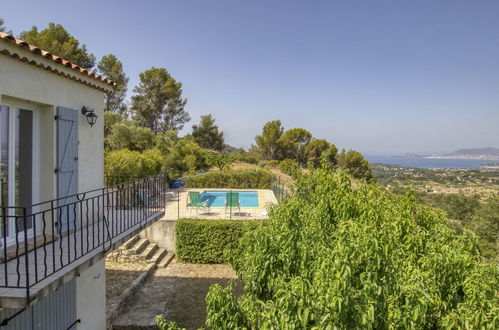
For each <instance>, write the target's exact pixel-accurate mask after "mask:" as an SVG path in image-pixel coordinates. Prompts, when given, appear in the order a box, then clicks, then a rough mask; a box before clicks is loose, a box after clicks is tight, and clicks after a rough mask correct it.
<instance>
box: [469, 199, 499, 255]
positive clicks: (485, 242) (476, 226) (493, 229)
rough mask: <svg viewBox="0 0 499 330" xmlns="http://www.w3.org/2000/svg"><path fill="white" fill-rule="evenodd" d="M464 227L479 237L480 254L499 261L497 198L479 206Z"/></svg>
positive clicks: (498, 200)
mask: <svg viewBox="0 0 499 330" xmlns="http://www.w3.org/2000/svg"><path fill="white" fill-rule="evenodd" d="M464 226H465V228H468V229H471V230H472V231H473V232H475V233H476V234H477V235H478V236H479V237H480V241H479V247H480V251H481V252H482V254H483V255H484V256H485V257H487V258H489V259H495V261H499V196H494V197H492V198H491V199H489V200H488V201H486V202H484V203H482V204H480V205H479V207H478V208H477V209H476V211H475V212H474V213H473V215H472V216H471V217H470V218H469V220H468V221H466V223H465V225H464Z"/></svg>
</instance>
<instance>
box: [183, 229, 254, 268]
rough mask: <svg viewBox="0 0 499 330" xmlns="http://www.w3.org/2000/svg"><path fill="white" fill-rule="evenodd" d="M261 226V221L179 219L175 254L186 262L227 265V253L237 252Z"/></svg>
mask: <svg viewBox="0 0 499 330" xmlns="http://www.w3.org/2000/svg"><path fill="white" fill-rule="evenodd" d="M261 223H262V221H259V220H237V221H235V220H206V219H180V220H177V223H176V224H175V231H176V249H175V253H176V255H177V258H178V260H180V261H182V262H191V263H200V264H216V263H225V262H226V259H225V256H224V253H225V251H227V250H237V248H238V243H239V240H240V239H241V237H242V236H243V234H244V233H247V232H249V231H252V230H254V229H255V228H257V227H258V226H260V224H261Z"/></svg>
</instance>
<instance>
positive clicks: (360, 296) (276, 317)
mask: <svg viewBox="0 0 499 330" xmlns="http://www.w3.org/2000/svg"><path fill="white" fill-rule="evenodd" d="M228 257H229V260H230V263H231V265H232V266H233V267H234V269H235V270H236V273H237V275H238V277H239V278H240V279H241V281H242V282H243V285H244V293H243V294H242V295H241V296H239V297H236V296H235V295H234V294H233V293H232V290H231V288H230V287H228V288H222V287H221V286H220V285H214V286H212V287H211V288H210V290H209V293H208V296H207V299H206V301H207V326H208V327H209V328H212V329H227V328H231V329H236V328H237V329H271V328H273V329H335V328H338V329H360V328H366V329H393V328H405V329H408V328H411V329H412V328H415V329H436V328H447V329H450V328H477V329H479V328H490V329H495V328H497V325H498V324H497V322H498V318H497V315H499V296H498V295H497V292H498V290H499V268H498V266H497V264H484V263H482V260H483V259H482V257H481V256H480V255H479V253H478V250H477V248H476V241H475V238H474V236H473V235H470V234H468V233H465V234H464V235H462V236H456V235H455V234H454V232H453V231H452V229H450V228H449V227H448V225H447V223H446V220H445V216H444V214H443V212H441V211H437V210H435V209H432V208H429V207H426V206H424V205H421V204H418V203H417V202H416V201H415V198H414V196H413V195H412V194H411V193H408V194H407V195H406V196H405V197H404V198H402V200H400V201H399V200H396V199H394V198H393V196H391V195H390V194H389V193H387V192H386V190H384V188H381V187H379V186H377V185H375V184H367V183H365V182H361V183H359V184H356V185H355V187H353V186H352V184H351V183H350V179H349V176H348V175H346V174H345V173H344V172H342V173H339V174H336V173H334V172H333V170H332V169H331V168H327V167H324V168H321V169H318V170H314V171H312V172H311V173H310V174H307V175H304V176H302V177H301V178H299V179H298V184H297V188H296V191H295V193H294V194H293V196H291V197H289V198H287V199H285V200H284V201H282V202H281V203H280V204H278V205H276V206H275V207H273V208H272V209H271V210H270V219H269V220H268V221H267V222H266V224H263V225H262V226H261V227H260V228H258V229H256V230H255V231H253V232H250V233H247V234H246V235H245V236H244V237H243V238H242V240H241V241H240V244H239V250H231V251H229V252H228Z"/></svg>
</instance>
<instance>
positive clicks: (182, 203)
mask: <svg viewBox="0 0 499 330" xmlns="http://www.w3.org/2000/svg"><path fill="white" fill-rule="evenodd" d="M189 191H197V192H199V193H200V194H201V193H202V192H204V191H235V192H237V191H256V192H257V193H258V207H241V208H240V210H238V209H237V208H232V209H231V208H227V209H226V208H225V207H210V210H209V211H202V210H200V209H196V208H194V207H191V206H189V205H188V204H189V202H190V201H189V197H188V196H189ZM273 204H277V199H276V197H275V195H274V192H273V191H272V190H269V189H223V188H218V189H211V188H181V189H176V190H171V191H169V192H168V193H167V198H166V208H165V219H167V220H177V219H181V218H199V219H232V220H257V219H268V212H267V209H268V207H269V206H270V205H273Z"/></svg>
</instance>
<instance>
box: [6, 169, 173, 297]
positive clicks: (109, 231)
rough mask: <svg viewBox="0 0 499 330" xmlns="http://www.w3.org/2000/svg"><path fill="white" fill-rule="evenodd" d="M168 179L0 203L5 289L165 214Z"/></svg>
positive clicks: (103, 247)
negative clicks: (19, 202) (25, 202)
mask: <svg viewBox="0 0 499 330" xmlns="http://www.w3.org/2000/svg"><path fill="white" fill-rule="evenodd" d="M166 187H167V184H166V178H165V177H164V176H163V175H158V176H153V177H148V178H143V179H137V180H134V181H131V182H126V183H120V184H116V185H112V186H107V187H103V188H100V189H95V190H91V191H87V192H83V193H79V194H76V195H72V196H65V197H63V198H58V199H54V200H51V201H47V202H43V203H38V204H33V205H28V206H24V207H8V206H4V207H1V208H0V218H1V219H0V220H1V231H0V233H1V236H2V237H1V238H0V244H1V247H0V259H1V263H0V288H1V287H3V288H25V289H26V290H27V296H28V297H29V290H30V288H31V287H33V286H34V285H35V284H37V283H39V282H40V281H42V280H44V279H46V278H47V277H49V276H51V275H52V274H54V273H56V272H58V271H59V270H61V269H62V268H64V267H66V266H68V265H70V264H72V263H75V262H76V261H78V260H79V259H81V258H83V257H85V256H87V255H88V254H90V253H92V252H94V251H96V250H99V249H100V251H103V252H107V250H108V249H109V248H110V247H111V246H112V243H113V239H115V238H119V237H120V235H122V234H123V233H125V232H127V231H129V230H130V229H134V228H141V227H143V226H144V225H145V224H146V223H147V221H150V220H151V219H152V218H155V216H158V213H159V214H164V207H165V194H164V192H165V190H166Z"/></svg>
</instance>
